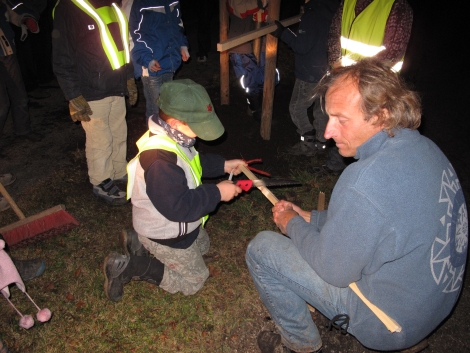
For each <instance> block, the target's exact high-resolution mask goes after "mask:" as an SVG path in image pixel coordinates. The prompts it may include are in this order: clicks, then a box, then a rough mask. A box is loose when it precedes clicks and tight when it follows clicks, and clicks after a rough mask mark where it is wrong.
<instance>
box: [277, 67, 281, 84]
mask: <svg viewBox="0 0 470 353" xmlns="http://www.w3.org/2000/svg"><path fill="white" fill-rule="evenodd" d="M276 73H277V82H281V74H280V73H279V70H278V69H277V68H276Z"/></svg>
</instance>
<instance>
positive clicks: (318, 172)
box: [307, 164, 344, 176]
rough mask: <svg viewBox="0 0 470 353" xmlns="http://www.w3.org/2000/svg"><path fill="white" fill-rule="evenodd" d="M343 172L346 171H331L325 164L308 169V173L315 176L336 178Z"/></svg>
mask: <svg viewBox="0 0 470 353" xmlns="http://www.w3.org/2000/svg"><path fill="white" fill-rule="evenodd" d="M343 170H344V169H340V170H333V169H330V168H328V167H327V166H326V164H323V165H321V166H318V167H311V168H307V171H308V172H309V173H311V174H313V175H314V176H325V175H333V176H336V175H340V174H341V173H342V172H343Z"/></svg>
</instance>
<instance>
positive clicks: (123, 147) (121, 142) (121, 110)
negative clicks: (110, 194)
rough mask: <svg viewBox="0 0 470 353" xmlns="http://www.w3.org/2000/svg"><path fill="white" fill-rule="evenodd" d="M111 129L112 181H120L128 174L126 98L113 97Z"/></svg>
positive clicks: (110, 119)
mask: <svg viewBox="0 0 470 353" xmlns="http://www.w3.org/2000/svg"><path fill="white" fill-rule="evenodd" d="M109 128H110V130H111V136H112V152H111V165H112V169H113V175H112V177H111V179H113V180H115V179H120V178H122V177H123V176H124V175H126V174H127V171H126V166H127V160H126V153H127V123H126V101H125V99H124V97H112V100H111V111H110V118H109Z"/></svg>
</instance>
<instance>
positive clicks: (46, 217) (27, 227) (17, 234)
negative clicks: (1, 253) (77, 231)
mask: <svg viewBox="0 0 470 353" xmlns="http://www.w3.org/2000/svg"><path fill="white" fill-rule="evenodd" d="M78 225H79V223H78V221H77V220H76V219H75V218H74V217H73V216H72V215H70V214H69V213H68V212H66V211H65V206H64V205H58V206H55V207H52V208H50V209H48V210H46V211H43V212H41V213H38V214H36V215H34V216H30V217H27V218H24V219H21V220H19V221H18V222H15V223H12V224H10V225H8V226H5V227H3V228H0V234H2V235H3V238H4V239H5V241H6V242H7V244H8V245H9V246H10V247H12V246H14V245H16V244H19V243H21V245H27V244H30V243H33V242H36V241H38V240H41V239H45V238H48V237H50V236H53V235H56V234H60V233H63V232H66V231H68V230H70V229H72V228H75V227H76V226H78Z"/></svg>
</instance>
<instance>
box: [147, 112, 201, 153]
mask: <svg viewBox="0 0 470 353" xmlns="http://www.w3.org/2000/svg"><path fill="white" fill-rule="evenodd" d="M154 121H155V120H154ZM155 122H156V123H157V124H158V125H160V126H161V127H162V128H164V129H165V131H166V132H167V133H168V135H169V136H170V137H171V138H172V139H173V140H174V141H175V142H176V143H177V144H178V145H180V146H182V147H186V148H191V147H193V146H194V144H195V143H196V139H195V138H191V137H188V136H186V135H185V134H183V133H182V132H180V131H178V130H176V129H173V128H172V127H171V126H170V124H168V123H167V122H165V121H163V120H162V119H161V118H160V117H158V118H157V121H155Z"/></svg>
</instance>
